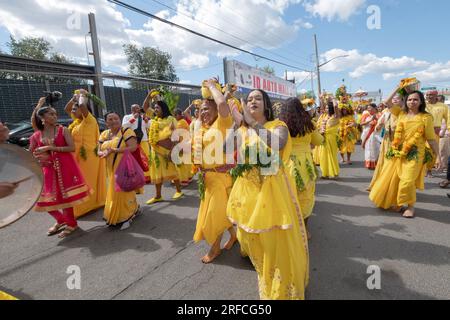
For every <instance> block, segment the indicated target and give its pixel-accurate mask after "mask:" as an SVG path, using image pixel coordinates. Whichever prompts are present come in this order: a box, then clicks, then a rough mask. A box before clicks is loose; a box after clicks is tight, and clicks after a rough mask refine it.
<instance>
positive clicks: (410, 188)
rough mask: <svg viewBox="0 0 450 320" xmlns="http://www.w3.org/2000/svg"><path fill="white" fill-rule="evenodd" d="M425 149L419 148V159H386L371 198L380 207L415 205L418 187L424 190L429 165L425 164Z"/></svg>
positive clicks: (370, 195)
mask: <svg viewBox="0 0 450 320" xmlns="http://www.w3.org/2000/svg"><path fill="white" fill-rule="evenodd" d="M423 160H424V150H423V148H421V150H420V149H419V161H415V160H412V161H408V160H407V159H404V158H393V159H391V160H388V159H385V163H384V165H383V168H382V170H381V173H380V176H379V178H377V180H376V181H375V183H374V185H373V187H372V190H371V192H370V194H369V199H370V200H371V201H372V202H373V203H374V204H375V205H376V206H377V207H378V208H383V209H389V208H391V207H394V206H404V205H411V206H412V205H414V204H415V203H416V189H420V190H423V189H424V185H425V174H426V171H427V166H426V165H424V164H423Z"/></svg>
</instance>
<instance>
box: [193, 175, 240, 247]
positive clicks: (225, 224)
mask: <svg viewBox="0 0 450 320" xmlns="http://www.w3.org/2000/svg"><path fill="white" fill-rule="evenodd" d="M232 185H233V182H232V178H231V176H230V175H229V174H228V173H218V172H207V173H206V174H205V187H206V190H205V199H204V200H203V201H201V202H200V207H199V210H198V217H197V226H196V228H195V233H194V241H195V242H199V241H202V240H205V241H206V242H207V243H208V244H209V245H213V244H214V242H216V240H217V238H218V237H219V236H220V235H222V234H223V233H224V232H225V231H226V230H228V229H229V228H231V227H232V226H233V224H232V223H231V222H230V221H229V220H228V218H227V207H226V203H227V202H228V196H229V195H230V192H231V187H232Z"/></svg>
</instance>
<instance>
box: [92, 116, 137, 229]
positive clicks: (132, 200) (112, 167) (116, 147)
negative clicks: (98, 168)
mask: <svg viewBox="0 0 450 320" xmlns="http://www.w3.org/2000/svg"><path fill="white" fill-rule="evenodd" d="M105 121H106V125H107V126H108V128H109V130H106V131H104V132H103V133H102V134H101V135H100V140H99V151H98V155H99V156H100V157H101V158H104V159H106V173H107V185H108V191H107V195H106V203H105V211H104V219H105V220H106V223H107V224H108V225H109V226H115V225H122V226H121V230H124V229H127V228H128V227H129V226H130V222H131V220H132V219H133V217H134V216H135V215H136V214H137V213H138V211H139V206H138V203H137V200H136V192H135V191H131V192H117V191H116V190H115V181H116V179H115V176H114V174H115V172H116V170H117V167H118V166H119V164H120V161H121V160H122V157H123V153H124V152H125V151H126V150H128V151H130V152H134V151H136V149H137V139H136V134H135V133H134V131H133V130H131V129H122V121H121V119H120V116H119V115H118V114H117V113H114V112H110V113H108V114H106V116H105Z"/></svg>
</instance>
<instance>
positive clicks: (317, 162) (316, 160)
mask: <svg viewBox="0 0 450 320" xmlns="http://www.w3.org/2000/svg"><path fill="white" fill-rule="evenodd" d="M313 160H314V164H315V165H316V166H318V165H320V146H316V147H315V148H314V150H313Z"/></svg>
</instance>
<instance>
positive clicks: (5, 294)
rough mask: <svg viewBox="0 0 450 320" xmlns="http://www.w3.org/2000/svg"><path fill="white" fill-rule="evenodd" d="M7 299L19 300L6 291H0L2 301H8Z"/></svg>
mask: <svg viewBox="0 0 450 320" xmlns="http://www.w3.org/2000/svg"><path fill="white" fill-rule="evenodd" d="M7 300H11V301H12V300H18V299H17V298H15V297H13V296H11V295H9V294H7V293H6V292H3V291H0V301H7Z"/></svg>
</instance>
